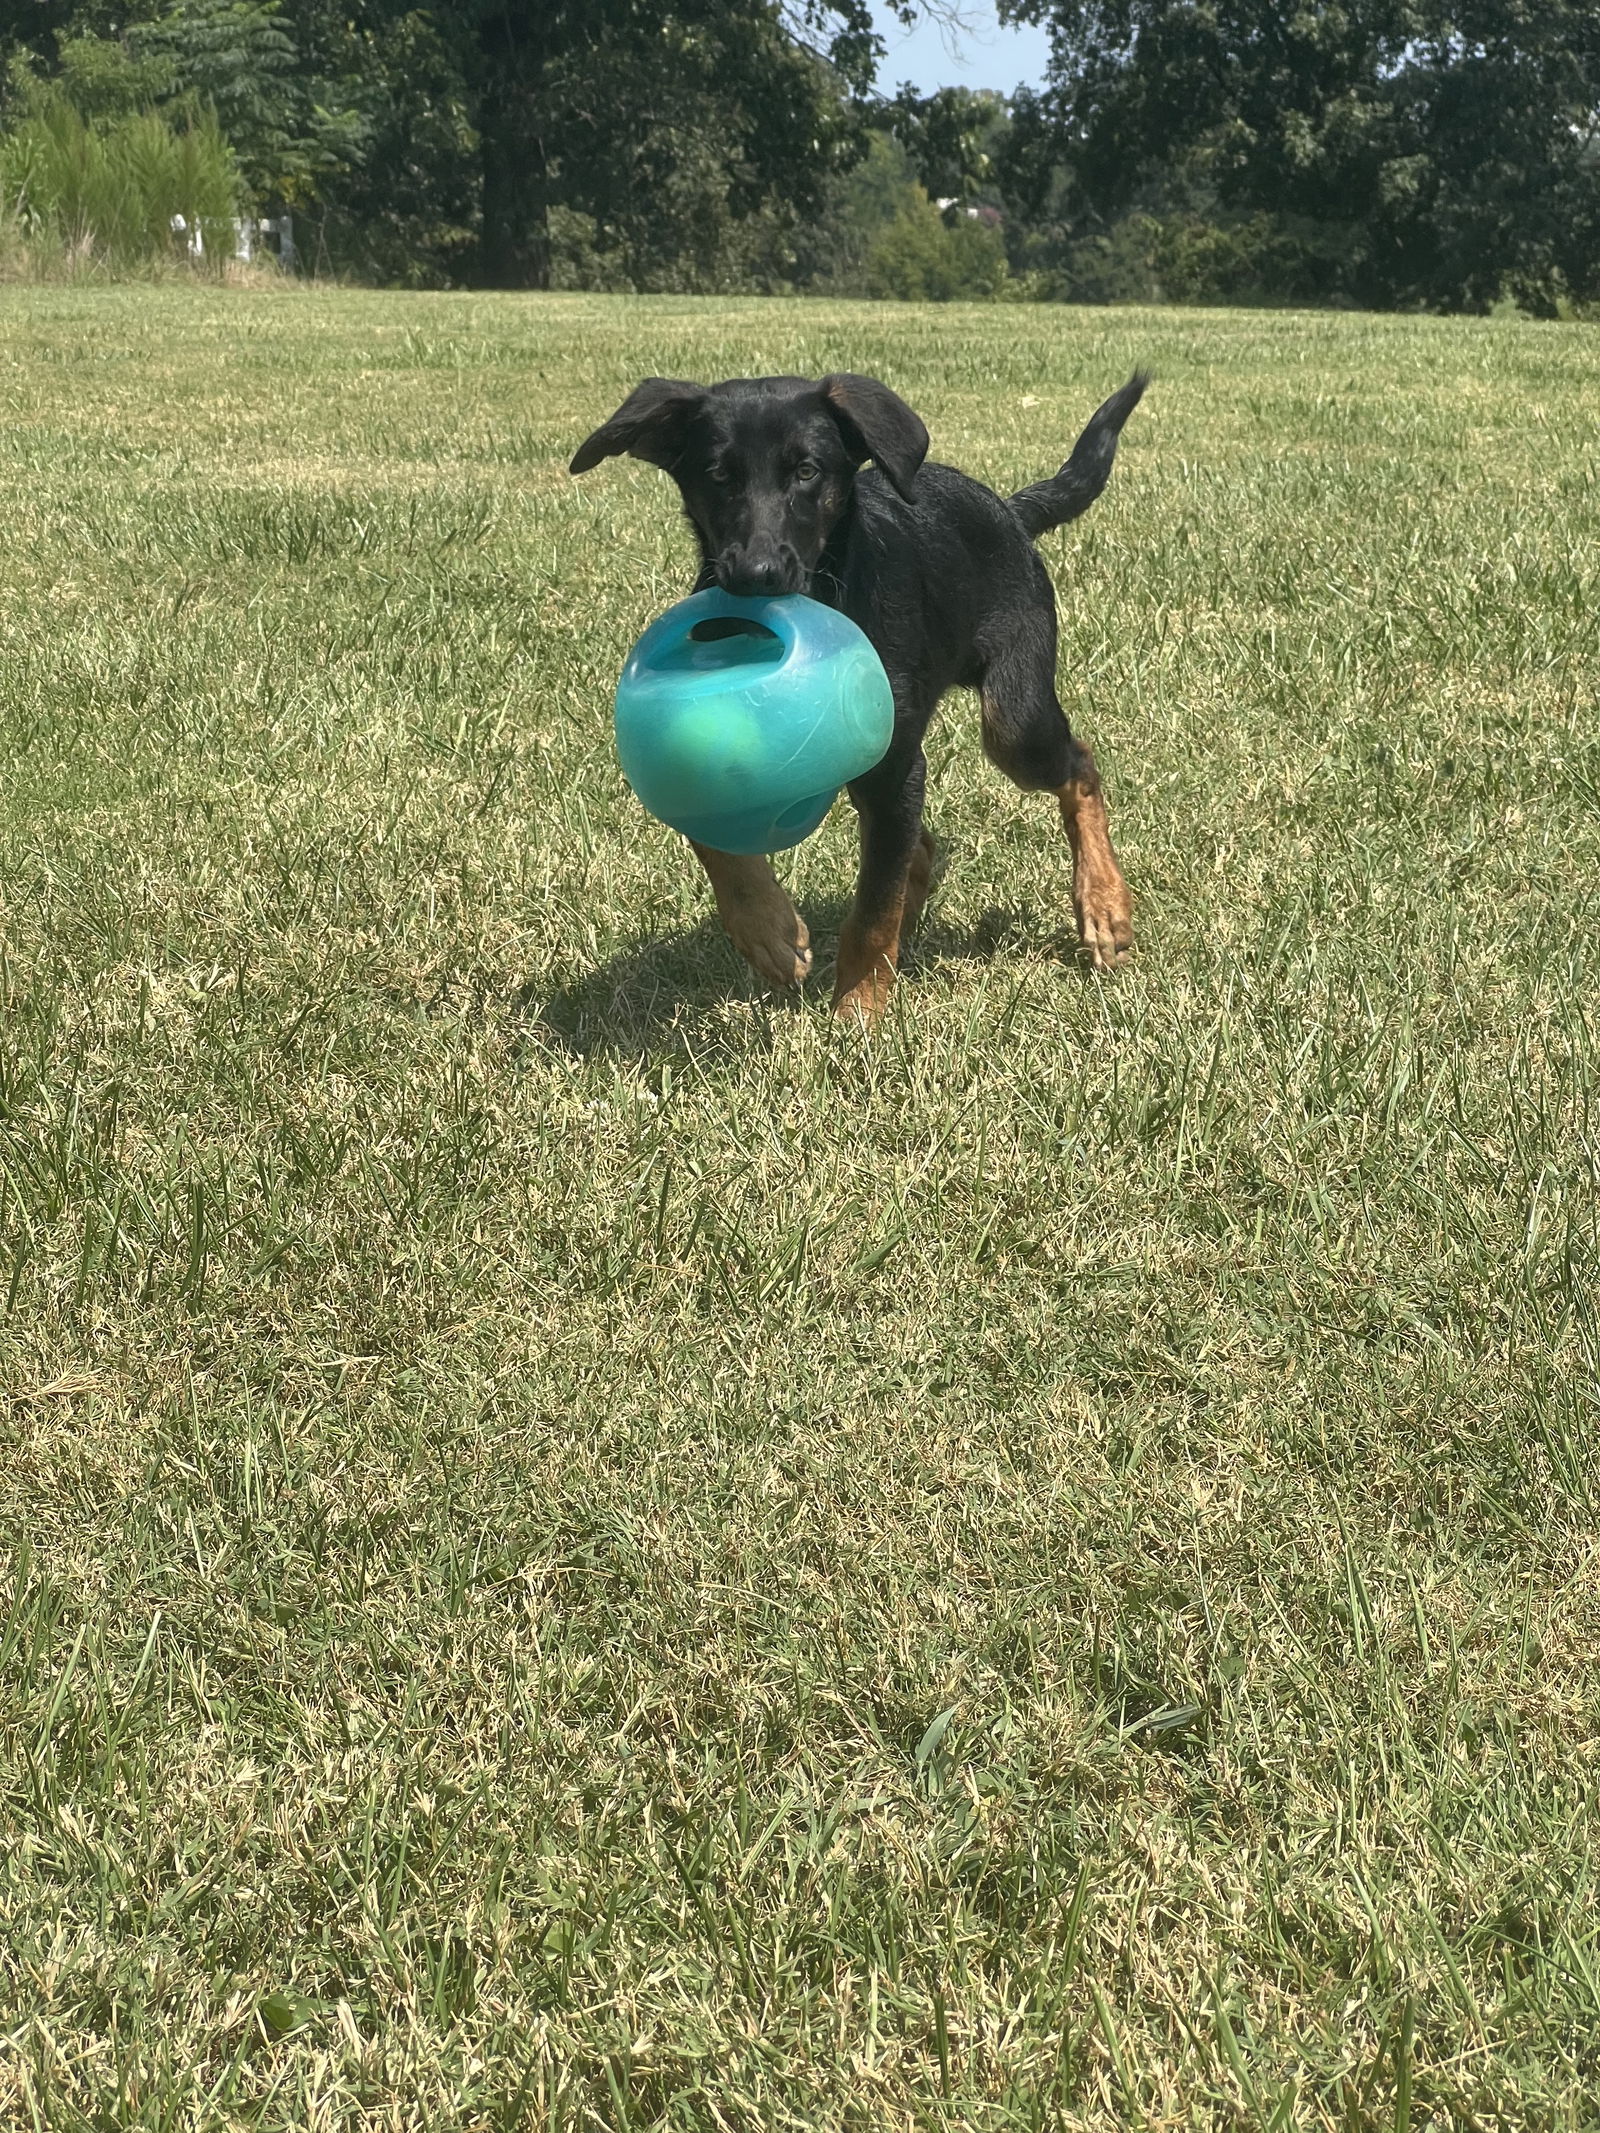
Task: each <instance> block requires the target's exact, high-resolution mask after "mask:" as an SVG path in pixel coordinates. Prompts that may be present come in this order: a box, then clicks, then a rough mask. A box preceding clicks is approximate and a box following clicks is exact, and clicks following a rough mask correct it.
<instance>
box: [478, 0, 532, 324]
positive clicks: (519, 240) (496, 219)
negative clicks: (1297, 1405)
mask: <svg viewBox="0 0 1600 2133" xmlns="http://www.w3.org/2000/svg"><path fill="white" fill-rule="evenodd" d="M537 4H538V0H535V6H537ZM481 19H482V28H481V39H480V58H481V62H482V67H483V73H482V82H483V90H482V97H481V100H480V104H479V112H478V139H479V142H480V144H481V145H480V150H479V153H480V157H481V161H482V168H483V235H482V239H481V244H480V250H479V260H478V279H479V280H480V282H481V283H482V284H483V286H484V287H485V288H489V289H548V288H549V286H550V173H549V169H548V166H547V162H546V157H545V146H544V129H543V127H542V126H541V125H540V122H539V108H538V105H539V99H538V95H537V84H538V76H539V73H540V67H539V55H538V52H537V50H536V42H537V40H536V39H535V37H534V36H533V35H532V34H531V28H532V25H531V23H530V22H529V19H528V14H527V12H526V5H525V0H506V4H505V5H504V6H502V7H493V8H490V9H489V10H488V11H487V12H486V14H485V15H484V16H483V17H482V18H481Z"/></svg>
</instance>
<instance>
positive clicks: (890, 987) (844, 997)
mask: <svg viewBox="0 0 1600 2133" xmlns="http://www.w3.org/2000/svg"><path fill="white" fill-rule="evenodd" d="M895 984H896V979H895V974H894V972H893V971H892V970H890V969H889V968H888V967H887V966H883V967H880V968H879V969H877V970H869V971H868V972H867V974H866V976H865V977H862V978H858V979H857V980H856V982H855V983H854V984H853V985H841V986H839V987H838V989H837V990H836V991H835V993H834V996H833V1012H834V1018H835V1020H837V1021H839V1022H847V1023H850V1024H852V1025H853V1026H854V1027H855V1028H857V1029H865V1030H873V1029H876V1028H877V1026H878V1024H879V1023H880V1022H881V1021H882V1020H883V1018H884V1016H885V1015H886V1014H887V1013H888V1011H889V1002H890V1000H891V999H892V998H893V997H894V988H895Z"/></svg>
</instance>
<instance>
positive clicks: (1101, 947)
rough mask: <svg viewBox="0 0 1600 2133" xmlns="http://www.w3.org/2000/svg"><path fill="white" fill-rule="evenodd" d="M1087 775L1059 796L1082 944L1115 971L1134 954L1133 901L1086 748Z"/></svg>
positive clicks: (1099, 966)
mask: <svg viewBox="0 0 1600 2133" xmlns="http://www.w3.org/2000/svg"><path fill="white" fill-rule="evenodd" d="M1084 755H1085V756H1086V757H1087V759H1088V764H1089V768H1088V774H1087V775H1086V776H1085V777H1081V778H1075V779H1074V780H1073V782H1072V783H1071V784H1070V785H1063V786H1062V787H1061V789H1060V791H1059V792H1058V793H1057V794H1056V798H1057V799H1058V800H1059V801H1060V803H1061V820H1062V823H1063V825H1064V826H1065V828H1066V832H1067V842H1068V843H1069V844H1070V845H1071V847H1072V908H1073V912H1074V914H1075V916H1076V918H1077V921H1078V940H1079V944H1080V946H1081V947H1082V950H1083V953H1084V954H1085V955H1086V956H1087V957H1088V959H1089V961H1090V963H1091V964H1092V965H1093V967H1094V968H1095V969H1096V970H1116V969H1118V968H1119V967H1120V966H1121V965H1122V964H1124V963H1125V962H1127V960H1128V958H1129V956H1130V955H1131V954H1132V952H1133V898H1132V896H1131V895H1130V894H1129V892H1128V884H1127V882H1126V881H1125V880H1124V879H1123V875H1122V868H1121V867H1120V866H1119V865H1118V863H1117V855H1116V852H1115V851H1114V850H1113V848H1112V844H1111V825H1110V823H1109V821H1108V819H1107V816H1106V803H1105V796H1104V794H1103V793H1102V792H1101V790H1100V773H1099V772H1098V771H1097V770H1096V769H1095V767H1094V758H1093V757H1092V756H1090V755H1089V751H1088V750H1087V749H1086V748H1085V749H1084Z"/></svg>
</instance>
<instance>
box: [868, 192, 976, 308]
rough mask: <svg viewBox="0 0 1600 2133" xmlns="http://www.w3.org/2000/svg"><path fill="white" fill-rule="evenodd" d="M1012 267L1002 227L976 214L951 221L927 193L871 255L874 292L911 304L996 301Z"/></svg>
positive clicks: (907, 208) (893, 224)
mask: <svg viewBox="0 0 1600 2133" xmlns="http://www.w3.org/2000/svg"><path fill="white" fill-rule="evenodd" d="M1007 274H1008V269H1007V266H1006V247H1005V239H1004V237H1003V236H1002V235H1001V233H1000V230H999V227H998V226H997V225H996V224H994V223H991V222H987V221H984V220H982V219H980V218H979V217H978V216H975V215H961V216H959V217H958V218H957V219H956V220H955V221H954V222H946V221H945V220H944V219H943V217H942V216H941V215H940V213H939V211H938V209H937V208H936V207H935V206H934V205H933V202H932V201H931V200H929V199H928V197H927V195H926V194H924V193H922V192H920V191H919V192H918V194H917V196H916V198H915V199H914V200H913V201H911V202H909V203H908V204H907V205H906V206H904V207H902V208H901V210H900V212H899V213H898V214H897V215H896V216H895V218H894V220H893V221H892V222H891V223H890V224H889V226H888V228H887V229H886V230H884V231H883V233H882V235H881V236H879V237H878V238H877V239H876V240H875V241H874V242H873V245H872V247H871V249H870V251H869V252H868V253H867V261H866V283H867V293H868V295H869V296H886V297H895V298H898V299H899V300H900V301H902V302H905V303H935V304H944V303H951V302H957V301H960V302H967V303H993V302H994V301H995V299H996V298H997V297H999V296H1001V295H1003V294H1004V293H1005V286H1006V279H1007Z"/></svg>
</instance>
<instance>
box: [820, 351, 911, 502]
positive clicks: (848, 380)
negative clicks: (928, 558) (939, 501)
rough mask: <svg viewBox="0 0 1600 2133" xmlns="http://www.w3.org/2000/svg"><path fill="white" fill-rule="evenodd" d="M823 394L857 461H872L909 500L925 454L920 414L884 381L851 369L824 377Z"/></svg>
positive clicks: (841, 433)
mask: <svg viewBox="0 0 1600 2133" xmlns="http://www.w3.org/2000/svg"><path fill="white" fill-rule="evenodd" d="M822 397H823V398H824V399H825V400H826V401H827V403H828V405H829V407H830V408H831V409H832V411H833V419H834V420H835V422H837V423H838V425H839V432H840V435H841V436H842V437H843V438H844V441H845V443H846V444H847V445H848V446H849V448H850V450H851V451H852V452H854V453H855V455H856V458H857V460H858V461H860V460H863V459H870V460H872V461H873V462H874V463H875V464H876V465H877V466H878V467H880V468H881V469H882V470H883V472H884V473H885V474H887V475H888V477H889V479H890V481H891V482H892V483H893V484H894V486H895V487H896V488H897V489H898V490H899V492H900V494H901V495H902V496H903V497H905V498H906V499H907V500H908V501H909V499H910V496H911V484H912V482H913V481H914V480H915V479H916V474H917V469H918V467H920V466H921V464H922V462H923V461H924V460H925V459H926V458H927V456H928V431H927V426H926V425H925V423H924V422H923V420H922V417H921V416H920V415H919V414H917V413H916V411H915V410H914V409H913V408H909V407H907V405H906V403H905V402H904V400H902V399H901V397H900V395H899V394H898V393H892V392H890V390H889V388H888V386H887V385H880V384H879V382H878V380H877V379H876V378H860V377H857V376H856V374H855V372H854V371H853V370H838V371H835V372H834V374H833V376H832V377H830V378H824V379H823V381H822Z"/></svg>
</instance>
